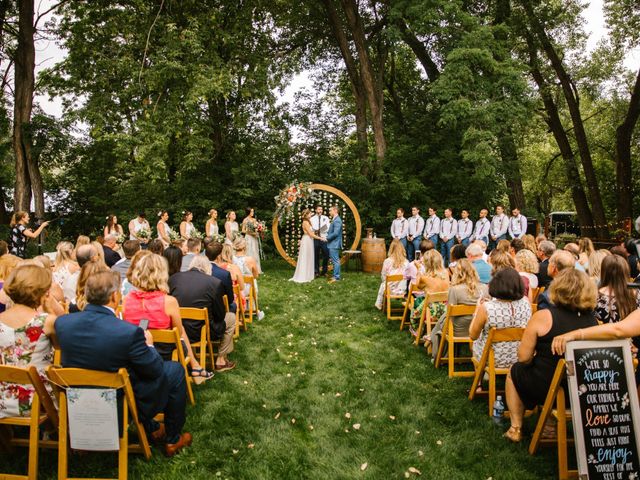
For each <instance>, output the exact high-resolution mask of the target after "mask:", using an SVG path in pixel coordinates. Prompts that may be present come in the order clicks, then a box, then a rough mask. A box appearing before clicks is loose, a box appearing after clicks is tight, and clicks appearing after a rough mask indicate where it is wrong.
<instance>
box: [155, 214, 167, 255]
mask: <svg viewBox="0 0 640 480" xmlns="http://www.w3.org/2000/svg"><path fill="white" fill-rule="evenodd" d="M158 217H160V220H158V224H157V225H156V230H157V231H158V240H160V241H161V242H162V246H163V247H164V248H167V247H168V246H169V244H170V243H171V239H170V238H169V231H170V230H171V228H170V227H169V224H168V223H167V220H169V212H167V211H166V210H161V211H160V212H159V213H158Z"/></svg>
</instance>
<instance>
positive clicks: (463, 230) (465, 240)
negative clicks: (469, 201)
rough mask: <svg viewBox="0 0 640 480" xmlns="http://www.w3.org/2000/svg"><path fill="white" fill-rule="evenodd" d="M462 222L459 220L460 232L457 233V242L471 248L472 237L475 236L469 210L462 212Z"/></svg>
mask: <svg viewBox="0 0 640 480" xmlns="http://www.w3.org/2000/svg"><path fill="white" fill-rule="evenodd" d="M460 217H462V218H460V220H458V232H457V233H456V241H457V242H458V243H460V244H462V245H464V246H465V247H467V246H469V242H470V241H471V235H472V234H473V222H472V221H471V220H469V210H467V209H466V208H465V209H463V210H461V211H460Z"/></svg>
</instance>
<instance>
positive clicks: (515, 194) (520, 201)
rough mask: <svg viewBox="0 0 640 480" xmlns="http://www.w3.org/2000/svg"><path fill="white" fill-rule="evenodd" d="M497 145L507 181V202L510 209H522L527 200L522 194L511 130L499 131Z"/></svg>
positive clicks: (518, 160)
mask: <svg viewBox="0 0 640 480" xmlns="http://www.w3.org/2000/svg"><path fill="white" fill-rule="evenodd" d="M498 147H499V148H500V156H501V157H502V167H503V169H504V175H505V180H506V183H507V189H508V192H507V194H508V196H509V204H510V205H511V209H512V210H513V209H514V208H518V209H519V210H523V209H524V208H526V206H527V201H526V199H525V196H524V188H523V187H522V174H521V173H520V158H519V157H518V149H517V148H516V142H515V141H514V139H513V132H511V129H510V128H506V129H505V130H504V131H503V132H501V134H500V139H499V140H498Z"/></svg>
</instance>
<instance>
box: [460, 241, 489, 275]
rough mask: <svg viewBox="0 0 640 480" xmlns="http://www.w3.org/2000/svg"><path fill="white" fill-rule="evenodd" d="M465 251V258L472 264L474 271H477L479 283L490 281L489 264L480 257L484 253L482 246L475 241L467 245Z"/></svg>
mask: <svg viewBox="0 0 640 480" xmlns="http://www.w3.org/2000/svg"><path fill="white" fill-rule="evenodd" d="M466 253H467V258H468V259H469V261H470V262H471V263H472V264H473V267H474V268H475V269H476V272H478V277H480V283H485V284H487V283H489V282H490V281H491V265H489V264H488V263H487V262H485V261H484V260H483V259H482V254H483V253H484V251H483V250H482V247H481V246H480V245H478V244H477V243H472V244H471V245H469V246H468V247H467V250H466Z"/></svg>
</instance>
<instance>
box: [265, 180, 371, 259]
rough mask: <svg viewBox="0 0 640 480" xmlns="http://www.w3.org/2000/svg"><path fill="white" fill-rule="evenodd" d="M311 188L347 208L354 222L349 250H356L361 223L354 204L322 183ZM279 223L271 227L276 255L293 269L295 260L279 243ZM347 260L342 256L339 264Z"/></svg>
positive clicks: (274, 221) (344, 195)
mask: <svg viewBox="0 0 640 480" xmlns="http://www.w3.org/2000/svg"><path fill="white" fill-rule="evenodd" d="M311 188H313V189H314V190H320V191H325V192H329V193H332V194H334V195H335V196H337V197H339V198H340V200H342V201H343V202H344V203H345V204H346V205H347V206H348V207H349V209H350V210H351V214H352V215H353V220H354V221H355V224H356V235H355V238H354V240H353V243H352V244H351V247H350V248H349V250H356V249H357V248H358V245H359V244H360V239H361V236H362V234H361V231H362V222H361V220H360V214H359V213H358V209H357V208H356V206H355V204H354V203H353V202H352V201H351V199H350V198H349V197H347V195H346V194H345V193H343V192H342V191H340V190H338V189H337V188H335V187H332V186H330V185H324V184H322V183H312V184H311ZM279 223H280V222H279V221H278V217H276V218H274V219H273V225H272V226H271V231H272V232H273V243H274V244H275V246H276V250H278V253H279V254H280V256H281V257H282V258H284V259H285V260H286V261H287V262H288V263H289V265H291V266H293V267H295V266H296V265H297V263H298V261H297V259H294V258H291V257H290V256H289V255H288V254H287V252H286V250H285V249H284V247H283V246H282V242H281V241H280V235H279V232H278V225H279ZM347 258H348V254H345V255H343V256H342V259H341V263H344V262H345V261H346V260H347Z"/></svg>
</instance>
